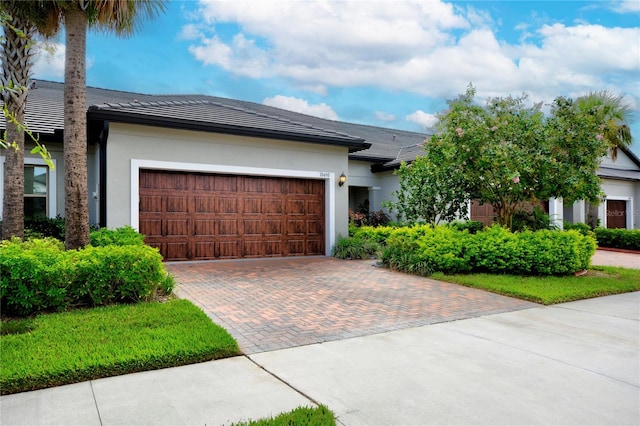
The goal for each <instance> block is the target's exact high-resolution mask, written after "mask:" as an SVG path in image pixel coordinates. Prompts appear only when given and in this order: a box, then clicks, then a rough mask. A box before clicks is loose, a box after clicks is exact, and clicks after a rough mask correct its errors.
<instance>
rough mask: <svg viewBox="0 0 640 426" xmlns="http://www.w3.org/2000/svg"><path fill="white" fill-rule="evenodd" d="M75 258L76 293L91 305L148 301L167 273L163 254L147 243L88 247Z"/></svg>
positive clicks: (77, 253)
mask: <svg viewBox="0 0 640 426" xmlns="http://www.w3.org/2000/svg"><path fill="white" fill-rule="evenodd" d="M74 261H75V269H76V277H75V280H74V284H75V285H74V291H75V292H76V294H75V296H76V297H78V298H79V299H81V300H82V299H83V298H84V299H85V300H86V301H87V302H88V304H90V305H92V306H102V305H109V304H112V303H131V302H139V301H141V300H150V299H151V297H152V296H153V294H154V292H155V290H156V288H157V287H158V286H159V285H160V283H162V282H163V281H164V279H165V275H166V273H165V271H164V267H163V265H162V256H161V255H160V253H159V252H158V250H156V249H154V248H151V247H149V246H131V245H130V246H113V245H112V246H104V247H87V248H85V249H84V250H80V251H78V252H76V255H75V256H74Z"/></svg>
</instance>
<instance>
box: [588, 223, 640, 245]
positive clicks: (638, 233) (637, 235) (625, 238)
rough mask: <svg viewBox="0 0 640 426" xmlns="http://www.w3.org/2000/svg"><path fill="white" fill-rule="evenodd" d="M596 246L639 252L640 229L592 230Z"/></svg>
mask: <svg viewBox="0 0 640 426" xmlns="http://www.w3.org/2000/svg"><path fill="white" fill-rule="evenodd" d="M594 232H595V235H596V240H597V241H598V246H600V247H610V248H620V249H627V250H640V229H608V228H596V229H594Z"/></svg>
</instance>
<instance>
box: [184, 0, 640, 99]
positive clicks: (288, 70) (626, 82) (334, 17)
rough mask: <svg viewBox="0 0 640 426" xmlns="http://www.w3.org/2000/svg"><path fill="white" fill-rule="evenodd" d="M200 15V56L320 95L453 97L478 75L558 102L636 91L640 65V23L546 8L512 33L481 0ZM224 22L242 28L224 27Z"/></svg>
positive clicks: (208, 10) (240, 5) (269, 4)
mask: <svg viewBox="0 0 640 426" xmlns="http://www.w3.org/2000/svg"><path fill="white" fill-rule="evenodd" d="M616 4H617V6H616V7H618V8H623V9H625V10H633V8H634V7H636V6H635V4H640V2H638V1H637V0H634V1H633V2H620V3H616ZM199 15H200V17H201V21H200V22H199V23H198V24H200V25H201V26H199V27H198V28H199V29H200V30H201V31H202V34H201V35H200V36H199V38H198V39H197V40H194V43H193V45H192V46H191V48H190V51H191V53H192V54H193V55H194V56H195V57H196V58H197V59H198V60H199V61H201V62H202V63H204V64H206V65H213V66H217V67H221V68H223V69H224V70H227V71H229V72H231V73H234V74H236V75H241V76H248V77H252V78H262V77H272V78H279V79H284V80H285V81H288V82H289V84H291V85H293V86H295V87H298V88H305V89H306V90H310V91H313V92H315V93H327V88H332V87H354V86H359V87H366V86H373V87H378V88H386V89H390V90H395V91H406V92H412V93H418V94H422V95H426V96H430V97H435V98H452V97H454V96H456V95H457V94H458V93H461V92H462V91H464V89H465V87H466V86H467V84H468V83H469V82H473V83H474V85H475V86H476V88H477V89H478V97H479V98H486V97H490V96H504V95H506V94H516V95H517V94H520V93H523V92H526V93H529V94H530V95H531V98H532V100H546V101H550V100H552V99H553V98H554V97H556V96H558V95H570V94H572V93H581V94H582V93H585V92H587V91H588V90H594V89H600V88H610V87H611V86H613V88H614V91H616V92H619V93H631V94H634V93H635V92H634V90H637V85H636V83H635V81H636V80H637V75H638V73H640V61H638V58H639V57H640V28H638V27H635V28H616V27H605V26H602V25H594V24H588V23H573V24H558V23H556V24H553V21H551V20H550V18H549V17H548V16H547V15H545V14H543V15H536V14H535V12H532V19H533V18H535V19H533V20H532V21H530V22H529V24H527V25H526V26H524V25H519V26H518V30H520V31H524V32H526V34H524V35H523V37H522V38H521V40H520V41H512V42H507V41H505V40H502V39H499V38H498V36H497V33H496V30H495V29H493V27H494V26H495V25H496V23H495V21H494V20H492V17H491V15H490V14H489V13H488V12H487V11H486V10H482V9H480V6H476V5H474V6H473V7H467V8H463V7H461V6H459V5H458V4H456V3H445V2H443V1H441V0H432V1H428V2H424V1H417V0H416V1H400V0H388V1H383V0H380V1H320V0H308V1H304V2H302V1H300V2H289V1H267V0H265V1H260V2H250V3H247V2H244V1H238V0H236V1H202V2H201V10H200V14H199ZM219 23H233V24H235V25H237V28H239V30H238V32H237V33H236V34H231V35H230V36H229V35H224V34H217V33H216V32H215V31H216V24H219ZM207 27H208V29H205V28H207ZM185 31H186V32H187V33H189V34H191V33H192V31H191V30H190V29H187V30H185ZM635 96H636V97H637V96H638V95H637V94H636V95H635Z"/></svg>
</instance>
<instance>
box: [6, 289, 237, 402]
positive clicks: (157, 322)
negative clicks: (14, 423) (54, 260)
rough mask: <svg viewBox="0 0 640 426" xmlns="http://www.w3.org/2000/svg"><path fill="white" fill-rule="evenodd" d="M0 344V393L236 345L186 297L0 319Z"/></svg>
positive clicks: (161, 364)
mask: <svg viewBox="0 0 640 426" xmlns="http://www.w3.org/2000/svg"><path fill="white" fill-rule="evenodd" d="M0 345H1V347H2V350H1V351H0V392H1V393H2V394H9V393H15V392H22V391H27V390H34V389H40V388H46V387H51V386H58V385H63V384H69V383H75V382H80V381H84V380H91V379H97V378H100V377H109V376H116V375H121V374H127V373H133V372H137V371H145V370H154V369H159V368H166V367H175V366H178V365H185V364H192V363H196V362H202V361H208V360H212V359H218V358H225V357H229V356H233V355H237V354H239V353H240V350H239V348H238V344H237V342H236V341H235V340H234V339H233V337H231V335H230V334H229V333H227V331H226V330H224V329H223V328H222V327H220V326H218V325H216V324H214V323H213V322H211V320H210V319H209V318H208V317H207V316H206V314H205V313H204V312H202V311H201V310H200V309H199V308H197V307H196V306H194V305H193V304H192V303H191V302H189V301H187V300H171V301H168V302H165V303H157V302H155V303H141V304H137V305H115V306H108V307H102V308H95V309H82V310H75V311H69V312H63V313H54V314H43V315H38V316H36V317H34V318H26V319H16V320H11V321H3V322H2V335H1V336H0Z"/></svg>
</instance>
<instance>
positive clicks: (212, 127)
mask: <svg viewBox="0 0 640 426" xmlns="http://www.w3.org/2000/svg"><path fill="white" fill-rule="evenodd" d="M88 118H91V119H96V120H107V121H113V122H118V123H127V124H139V125H143V126H153V127H165V128H172V129H181V130H194V131H201V132H209V133H224V134H230V135H238V136H253V137H263V138H268V139H280V140H288V141H296V142H308V143H316V144H323V145H333V146H343V147H346V148H348V149H349V153H352V152H358V151H362V150H366V149H369V148H370V147H371V144H370V143H368V142H365V141H364V139H361V138H355V137H354V138H342V137H330V136H320V135H305V134H301V133H295V132H286V131H279V130H268V129H261V128H256V127H244V126H233V125H229V124H220V123H206V122H201V121H192V120H184V119H176V118H166V117H155V116H146V115H141V114H133V113H131V112H124V111H114V110H103V109H100V108H99V107H96V106H90V107H89V112H88Z"/></svg>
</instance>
